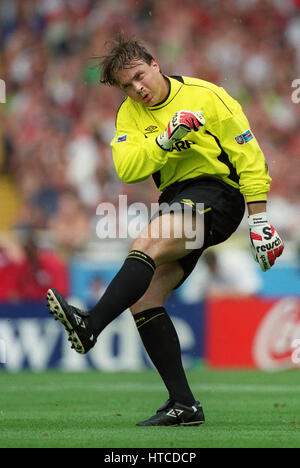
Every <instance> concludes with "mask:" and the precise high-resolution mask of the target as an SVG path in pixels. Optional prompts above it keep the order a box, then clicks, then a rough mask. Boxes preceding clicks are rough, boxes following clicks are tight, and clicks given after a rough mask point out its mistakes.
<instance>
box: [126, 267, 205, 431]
mask: <svg viewBox="0 0 300 468" xmlns="http://www.w3.org/2000/svg"><path fill="white" fill-rule="evenodd" d="M184 276H185V272H184V270H183V268H182V267H181V265H180V263H179V262H173V263H169V264H165V265H161V266H160V267H158V268H157V269H156V271H155V274H154V276H153V279H152V281H151V284H150V286H149V288H148V289H147V291H146V293H145V294H144V296H143V297H141V299H139V301H138V302H137V303H136V304H134V305H133V306H132V307H131V308H130V310H131V312H132V314H133V318H134V320H135V323H136V326H137V330H138V332H139V334H140V337H141V339H142V342H143V344H144V346H145V349H146V351H147V353H148V355H149V357H150V359H151V361H152V362H153V364H154V366H155V367H156V369H157V371H158V373H159V374H160V376H161V378H162V380H163V382H164V384H165V386H166V388H167V390H168V393H169V398H168V401H167V402H166V403H165V405H163V407H162V408H160V410H159V411H158V412H157V413H156V414H155V415H154V416H152V417H151V418H149V419H147V420H145V421H142V422H140V423H139V424H138V425H142V426H152V425H159V426H161V425H172V424H178V423H179V424H184V423H185V424H189V425H191V424H193V425H198V424H202V423H203V422H204V421H205V418H204V413H203V410H202V407H201V405H200V403H199V402H196V401H195V397H194V395H193V393H192V391H191V389H190V386H189V384H188V381H187V377H186V374H185V371H184V368H183V364H182V358H181V348H180V342H179V338H178V335H177V331H176V329H175V327H174V324H173V322H172V320H171V318H170V317H169V315H168V313H167V311H166V309H165V308H164V303H165V300H166V298H167V296H168V295H169V293H170V292H171V291H172V290H173V289H174V288H176V287H177V285H178V284H179V283H180V282H181V281H182V280H183V278H184ZM176 415H178V418H177V417H176Z"/></svg>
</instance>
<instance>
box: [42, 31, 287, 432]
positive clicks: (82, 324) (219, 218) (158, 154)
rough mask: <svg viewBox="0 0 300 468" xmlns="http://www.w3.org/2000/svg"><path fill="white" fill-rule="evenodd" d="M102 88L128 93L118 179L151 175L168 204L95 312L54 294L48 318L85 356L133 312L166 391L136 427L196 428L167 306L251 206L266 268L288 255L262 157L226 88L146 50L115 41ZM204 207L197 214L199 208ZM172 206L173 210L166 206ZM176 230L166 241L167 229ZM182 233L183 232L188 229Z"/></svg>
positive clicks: (120, 122) (253, 244)
mask: <svg viewBox="0 0 300 468" xmlns="http://www.w3.org/2000/svg"><path fill="white" fill-rule="evenodd" d="M101 63H102V67H101V82H102V83H104V84H108V85H111V86H118V87H120V88H121V89H122V90H123V91H124V93H125V94H126V96H127V97H126V99H125V100H124V102H123V103H122V105H121V107H120V109H119V111H118V115H117V119H116V136H115V138H114V139H113V141H112V143H111V146H112V153H113V160H114V164H115V168H116V171H117V173H118V176H119V177H120V178H121V180H122V181H124V182H125V183H128V184H130V183H137V182H140V181H143V180H145V179H147V178H148V177H149V176H152V177H153V179H154V182H155V184H156V186H157V187H158V189H159V191H161V192H162V194H161V196H160V199H159V203H160V205H161V206H164V209H161V210H160V211H159V212H158V213H157V215H156V216H154V217H153V218H152V219H151V221H150V223H149V225H148V227H147V228H146V229H145V231H143V232H142V233H141V235H140V236H139V237H138V238H137V239H136V240H135V241H134V242H133V245H132V248H131V250H130V252H129V254H128V256H127V258H126V259H125V261H124V264H123V266H122V267H121V269H120V271H119V272H118V273H117V274H116V276H115V277H114V279H113V280H112V282H111V283H110V284H109V286H108V288H107V289H106V291H105V293H104V295H103V296H102V298H101V299H100V300H99V302H98V303H97V304H96V305H95V307H94V308H93V309H92V310H89V311H88V312H84V311H82V310H79V309H77V308H75V307H73V306H72V305H69V304H68V303H67V302H66V301H65V300H64V298H63V297H62V296H61V295H60V294H59V292H58V291H56V290H54V289H50V290H49V291H48V295H47V299H48V303H49V306H50V311H51V313H52V314H54V316H55V318H57V319H58V320H60V322H61V323H62V324H63V325H64V327H65V329H66V331H67V333H68V335H69V340H70V341H71V343H72V347H73V348H74V349H75V351H77V352H78V353H81V354H85V353H87V352H88V351H89V350H90V349H91V348H92V347H93V346H94V345H95V344H96V341H97V338H98V336H99V334H100V333H101V332H102V330H103V329H104V328H105V327H106V326H107V325H108V324H109V323H111V322H112V321H113V320H114V319H115V318H116V317H118V316H119V315H120V314H121V313H122V312H124V311H125V310H126V309H128V308H130V310H131V312H132V314H133V318H134V320H135V323H136V325H137V329H138V332H139V333H140V336H141V339H142V341H143V343H144V346H145V348H146V350H147V352H148V354H149V356H150V358H151V360H152V362H153V364H154V365H155V367H156V369H157V371H158V372H159V374H160V376H161V378H162V379H163V381H164V383H165V386H166V388H167V390H168V393H169V398H168V400H167V401H166V403H165V404H164V405H163V406H162V407H161V408H159V410H158V411H157V412H156V414H155V415H154V416H152V417H150V418H149V419H147V420H145V421H142V422H140V423H138V425H140V426H169V425H199V424H202V423H203V422H204V421H205V418H204V413H203V409H202V406H201V404H200V403H199V402H198V401H196V400H195V397H194V395H193V393H192V391H191V389H190V387H189V384H188V382H187V379H186V375H185V372H184V369H183V365H182V361H181V349H180V345H179V340H178V336H177V333H176V330H175V328H174V326H173V323H172V321H171V319H170V318H169V316H168V314H167V311H166V310H165V308H164V303H165V299H166V298H167V296H168V294H169V293H170V292H171V291H172V290H173V289H174V288H177V287H179V286H180V285H181V284H182V283H183V282H184V281H185V279H186V278H187V277H188V276H189V275H190V273H191V272H192V271H193V269H194V267H195V265H196V263H197V261H198V259H199V257H200V256H201V254H202V252H203V251H204V250H205V249H207V248H208V247H210V246H213V245H216V244H219V243H221V242H224V241H225V240H226V239H228V238H229V237H230V236H231V235H232V234H233V232H234V231H235V230H236V229H237V228H238V226H239V224H240V222H241V220H242V218H243V215H244V211H245V203H246V204H247V209H248V215H249V217H248V220H249V233H250V248H251V252H252V254H253V256H254V259H255V260H256V261H257V262H258V263H259V265H260V266H261V268H262V270H263V271H266V270H268V269H269V268H271V267H272V266H273V265H274V263H275V260H276V258H277V257H279V256H280V255H281V254H282V251H283V248H284V247H283V242H282V240H281V239H280V237H279V235H278V234H277V232H276V230H275V229H274V227H273V226H272V225H270V223H269V221H268V217H267V213H266V202H267V193H268V192H269V189H270V181H271V179H270V177H269V173H268V168H267V164H266V161H265V158H264V155H263V153H262V151H261V149H260V147H259V145H258V143H257V141H256V139H255V137H254V135H253V133H252V131H251V128H250V125H249V122H248V121H247V118H246V117H245V115H244V113H243V111H242V108H241V106H240V105H239V103H238V102H237V101H235V100H234V99H233V98H231V97H230V96H229V95H228V94H227V93H226V92H225V90H224V89H223V88H220V87H218V86H216V85H214V84H212V83H209V82H206V81H203V80H200V79H196V78H189V77H182V76H173V77H170V76H166V75H164V74H162V72H161V70H160V67H159V64H158V63H157V62H156V61H155V60H154V58H153V57H152V55H151V54H150V53H149V52H148V51H147V50H146V49H145V48H144V46H143V45H142V44H140V43H139V42H138V41H135V40H131V39H130V40H126V39H125V38H123V37H122V36H119V37H118V38H117V39H116V40H115V41H112V47H111V50H110V52H109V53H108V54H107V55H106V56H105V57H103V58H102V62H101ZM174 203H176V206H179V207H182V210H183V209H184V208H185V207H186V206H187V205H189V207H190V208H191V211H192V216H193V219H194V221H195V224H196V225H197V223H196V221H197V216H198V217H199V216H201V218H202V221H203V223H204V239H203V243H202V245H201V246H198V247H197V248H194V249H189V248H187V242H188V241H190V239H189V238H188V235H185V230H184V229H182V236H181V237H178V236H176V235H175V228H174V226H175V225H176V223H178V222H179V223H184V218H183V217H182V213H181V212H180V211H176V210H175V211H174V210H172V205H173V204H174ZM199 203H202V204H203V205H204V209H203V210H202V211H201V212H200V213H197V210H196V206H197V204H199ZM166 207H170V208H169V209H168V208H166ZM164 222H166V223H167V225H169V226H173V228H171V230H170V235H169V236H167V237H166V236H164V233H163V224H164ZM182 227H183V228H184V226H182Z"/></svg>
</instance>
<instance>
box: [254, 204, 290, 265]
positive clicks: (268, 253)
mask: <svg viewBox="0 0 300 468" xmlns="http://www.w3.org/2000/svg"><path fill="white" fill-rule="evenodd" d="M248 222H249V228H250V249H251V252H252V255H253V257H254V260H255V261H256V262H258V263H259V265H260V267H261V269H262V271H267V270H269V269H270V268H271V267H272V266H273V265H274V263H275V260H276V258H277V257H280V255H281V254H282V252H283V249H284V244H283V242H282V240H281V238H280V236H279V235H278V233H277V232H276V230H275V228H274V227H273V226H272V225H270V224H269V223H268V220H267V213H258V214H254V215H251V216H249V217H248Z"/></svg>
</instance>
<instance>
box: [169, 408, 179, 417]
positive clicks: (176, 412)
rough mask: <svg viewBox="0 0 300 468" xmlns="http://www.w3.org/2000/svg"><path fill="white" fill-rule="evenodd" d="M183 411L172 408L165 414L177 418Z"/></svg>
mask: <svg viewBox="0 0 300 468" xmlns="http://www.w3.org/2000/svg"><path fill="white" fill-rule="evenodd" d="M181 413H183V410H180V409H176V408H172V409H171V410H170V411H168V413H167V416H171V417H172V418H177V417H178V416H180V415H181Z"/></svg>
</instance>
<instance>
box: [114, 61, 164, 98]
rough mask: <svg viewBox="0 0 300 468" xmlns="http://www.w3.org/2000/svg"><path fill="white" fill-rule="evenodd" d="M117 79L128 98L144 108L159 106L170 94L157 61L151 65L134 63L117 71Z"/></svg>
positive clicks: (141, 62)
mask: <svg viewBox="0 0 300 468" xmlns="http://www.w3.org/2000/svg"><path fill="white" fill-rule="evenodd" d="M115 78H116V80H117V82H118V83H119V86H120V88H121V89H122V91H124V93H125V94H127V96H129V97H130V98H131V99H133V100H134V101H136V102H139V103H141V104H142V105H144V106H148V107H149V106H154V105H155V104H158V103H159V102H161V101H163V100H164V98H165V97H166V96H167V94H168V92H169V84H168V82H167V80H166V79H165V78H164V77H163V75H162V74H161V73H160V69H159V65H158V63H157V62H155V60H152V62H151V64H150V65H148V64H147V63H146V62H143V61H134V62H132V63H131V64H130V66H128V68H122V69H120V70H118V71H116V72H115Z"/></svg>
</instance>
